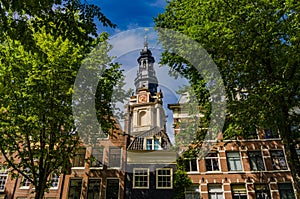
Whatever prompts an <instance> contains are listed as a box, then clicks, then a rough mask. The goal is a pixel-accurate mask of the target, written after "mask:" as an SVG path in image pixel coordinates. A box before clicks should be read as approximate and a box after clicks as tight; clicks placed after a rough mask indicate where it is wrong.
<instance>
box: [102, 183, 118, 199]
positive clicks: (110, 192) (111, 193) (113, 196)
mask: <svg viewBox="0 0 300 199" xmlns="http://www.w3.org/2000/svg"><path fill="white" fill-rule="evenodd" d="M105 198H106V199H118V198H119V179H107V181H106V197H105Z"/></svg>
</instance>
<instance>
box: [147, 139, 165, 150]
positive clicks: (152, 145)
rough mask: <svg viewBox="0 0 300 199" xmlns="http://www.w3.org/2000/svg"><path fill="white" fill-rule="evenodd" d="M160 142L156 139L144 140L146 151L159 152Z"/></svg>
mask: <svg viewBox="0 0 300 199" xmlns="http://www.w3.org/2000/svg"><path fill="white" fill-rule="evenodd" d="M160 149H161V147H160V141H159V139H158V138H147V139H146V150H160Z"/></svg>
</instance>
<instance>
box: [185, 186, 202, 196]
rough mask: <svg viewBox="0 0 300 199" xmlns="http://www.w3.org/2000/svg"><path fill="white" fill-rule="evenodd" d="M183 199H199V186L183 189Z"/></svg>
mask: <svg viewBox="0 0 300 199" xmlns="http://www.w3.org/2000/svg"><path fill="white" fill-rule="evenodd" d="M185 199H200V190H199V185H191V186H189V187H187V188H186V189H185Z"/></svg>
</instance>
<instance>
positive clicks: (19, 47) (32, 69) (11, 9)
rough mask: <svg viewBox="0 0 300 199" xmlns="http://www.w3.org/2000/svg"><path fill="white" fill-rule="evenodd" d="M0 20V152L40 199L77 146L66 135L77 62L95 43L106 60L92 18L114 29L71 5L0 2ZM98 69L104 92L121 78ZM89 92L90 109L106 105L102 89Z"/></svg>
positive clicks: (95, 12)
mask: <svg viewBox="0 0 300 199" xmlns="http://www.w3.org/2000/svg"><path fill="white" fill-rule="evenodd" d="M0 15H1V17H0V20H1V23H0V24H1V25H0V32H1V34H0V35H1V36H0V54H1V58H0V90H1V93H0V134H1V136H0V142H1V145H0V150H1V155H3V156H4V158H5V164H7V166H8V167H9V168H10V172H11V173H12V174H13V175H15V176H17V175H21V176H22V177H23V178H25V179H27V180H29V181H30V182H31V183H32V185H33V186H34V187H35V192H36V195H35V198H37V199H42V198H43V197H44V192H45V191H47V190H48V188H49V187H50V186H51V175H53V174H59V173H60V172H66V171H67V169H68V168H70V159H71V158H72V157H73V156H74V153H75V152H76V150H77V148H78V144H79V143H80V140H79V138H78V136H76V135H75V136H74V135H71V134H73V133H72V132H74V129H75V128H76V124H75V123H74V118H73V116H72V94H73V91H74V88H73V84H74V81H75V78H76V74H77V71H78V70H79V68H80V66H81V64H82V60H83V59H84V58H85V57H86V56H87V55H88V53H89V52H90V51H91V50H92V49H93V47H95V46H97V45H98V44H99V43H100V42H104V45H103V46H104V47H103V49H102V50H103V52H102V53H103V54H104V55H106V57H105V60H110V58H109V57H108V56H107V54H106V53H107V51H108V50H109V48H110V47H109V45H108V44H107V34H101V35H100V36H98V35H97V32H96V24H95V22H94V17H98V19H99V20H100V21H101V22H102V23H103V24H104V25H110V26H114V25H113V24H112V23H111V22H110V21H109V20H108V19H107V18H105V16H104V15H103V14H102V13H101V12H100V8H98V7H95V6H93V5H87V4H82V3H80V1H76V0H67V1H59V0H58V1H38V0H35V1H30V2H29V3H27V2H24V1H1V3H0ZM105 64H106V63H103V65H105ZM103 68H105V70H104V73H103V74H104V75H103V78H102V79H100V81H102V82H103V81H104V82H105V85H104V86H106V87H108V86H111V85H114V84H115V82H117V79H118V78H121V77H122V74H121V71H120V70H119V69H118V65H117V64H115V65H113V67H111V68H109V67H108V65H105V66H103ZM102 91H103V90H102ZM104 92H105V91H104ZM97 95H99V96H100V95H101V98H100V97H98V98H97V99H102V101H101V103H97V108H98V109H101V107H102V106H101V104H103V106H105V107H110V105H109V100H110V99H111V94H110V91H108V92H107V93H101V92H100V93H99V92H98V94H97ZM105 99H107V100H105ZM107 104H108V105H107ZM105 111H106V113H107V115H108V114H109V113H110V112H111V111H110V110H109V109H102V110H101V111H100V112H99V114H100V113H101V114H100V117H99V118H98V119H99V122H100V124H101V123H105V124H107V122H108V123H109V122H114V121H113V120H107V119H106V120H103V116H104V115H106V114H105ZM72 129H73V130H72Z"/></svg>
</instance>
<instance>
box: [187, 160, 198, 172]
mask: <svg viewBox="0 0 300 199" xmlns="http://www.w3.org/2000/svg"><path fill="white" fill-rule="evenodd" d="M192 160H195V161H196V167H197V170H196V171H192V169H191V168H192ZM184 161H188V163H189V171H187V168H186V172H187V173H198V172H199V160H198V158H196V157H195V158H192V159H189V158H186V159H185V160H184Z"/></svg>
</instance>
